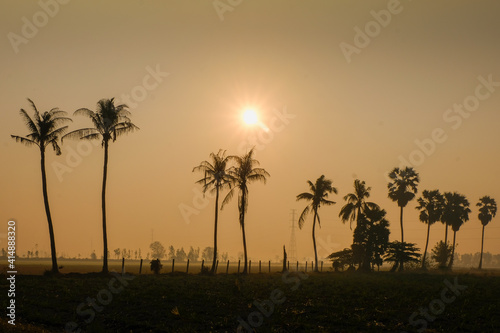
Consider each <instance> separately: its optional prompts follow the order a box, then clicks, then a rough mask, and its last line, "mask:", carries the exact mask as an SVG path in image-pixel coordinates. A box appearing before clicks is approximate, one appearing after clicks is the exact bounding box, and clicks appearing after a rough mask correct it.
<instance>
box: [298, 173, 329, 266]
mask: <svg viewBox="0 0 500 333" xmlns="http://www.w3.org/2000/svg"><path fill="white" fill-rule="evenodd" d="M307 184H308V185H309V188H310V192H304V193H301V194H299V195H297V201H299V200H307V201H310V202H311V203H310V204H308V205H307V206H306V207H305V208H304V210H303V211H302V214H300V217H299V221H298V223H299V229H302V227H303V226H304V222H305V219H306V217H307V214H309V212H310V211H311V210H312V211H313V213H314V217H313V226H312V239H313V246H314V261H315V265H314V270H315V271H316V272H317V271H318V253H317V251H316V233H315V230H316V220H318V225H320V226H321V222H320V218H319V214H318V210H319V208H320V207H321V205H325V206H330V205H333V204H335V202H333V201H330V200H328V199H327V198H328V194H329V193H335V194H337V189H336V188H335V187H333V186H332V181H331V180H330V179H326V178H325V176H324V175H321V177H319V178H318V179H317V180H316V183H314V184H313V183H312V182H311V181H310V180H308V181H307Z"/></svg>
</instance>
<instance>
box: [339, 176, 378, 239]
mask: <svg viewBox="0 0 500 333" xmlns="http://www.w3.org/2000/svg"><path fill="white" fill-rule="evenodd" d="M370 191H371V187H366V184H365V182H364V181H360V180H359V179H356V180H355V181H354V193H349V194H347V195H346V196H344V200H345V201H347V203H346V204H345V206H344V207H342V209H341V210H340V213H339V217H340V219H341V220H342V222H343V223H345V222H347V221H349V228H350V229H351V230H352V222H353V221H356V222H358V221H359V216H360V215H361V214H362V213H363V212H365V211H366V210H368V209H377V208H379V207H378V205H377V204H375V203H373V202H366V201H365V198H369V197H370ZM356 225H359V223H356Z"/></svg>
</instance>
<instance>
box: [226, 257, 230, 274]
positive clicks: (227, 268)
mask: <svg viewBox="0 0 500 333" xmlns="http://www.w3.org/2000/svg"><path fill="white" fill-rule="evenodd" d="M227 274H229V260H228V261H227V266H226V275H227Z"/></svg>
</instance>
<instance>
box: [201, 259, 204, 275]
mask: <svg viewBox="0 0 500 333" xmlns="http://www.w3.org/2000/svg"><path fill="white" fill-rule="evenodd" d="M204 265H205V259H203V260H202V261H201V272H202V273H203V266H204Z"/></svg>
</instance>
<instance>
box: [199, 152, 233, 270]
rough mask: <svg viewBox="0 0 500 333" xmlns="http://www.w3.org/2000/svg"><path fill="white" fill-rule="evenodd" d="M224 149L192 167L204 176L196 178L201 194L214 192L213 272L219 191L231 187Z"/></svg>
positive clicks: (227, 159) (215, 258)
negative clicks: (201, 190) (200, 185)
mask: <svg viewBox="0 0 500 333" xmlns="http://www.w3.org/2000/svg"><path fill="white" fill-rule="evenodd" d="M225 154H226V151H224V150H219V152H218V153H217V154H214V153H210V158H211V162H209V161H203V162H201V163H200V165H198V166H197V167H195V168H194V169H193V172H194V171H201V172H203V173H204V177H203V178H202V179H200V180H198V181H197V182H196V183H197V184H202V185H203V194H205V192H206V191H207V190H209V189H210V192H212V193H213V192H215V223H214V257H213V261H212V268H211V269H210V273H212V274H213V273H215V266H216V264H217V221H218V216H219V192H220V190H222V189H223V188H224V187H225V186H228V187H229V188H230V187H231V176H230V175H229V173H228V169H227V166H228V163H229V158H228V157H227V156H225Z"/></svg>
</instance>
